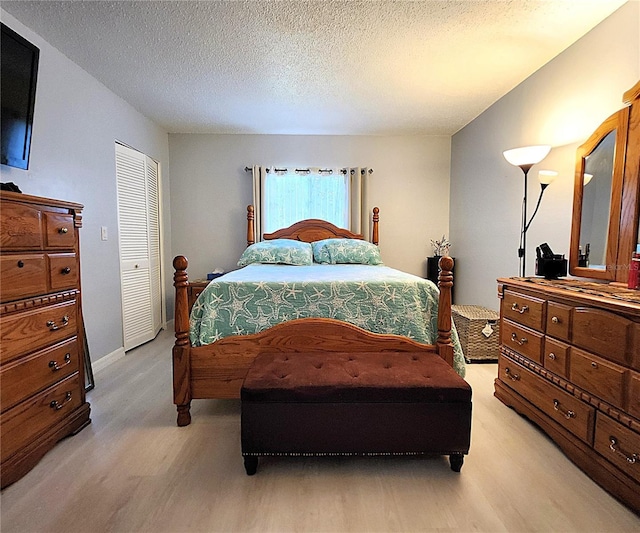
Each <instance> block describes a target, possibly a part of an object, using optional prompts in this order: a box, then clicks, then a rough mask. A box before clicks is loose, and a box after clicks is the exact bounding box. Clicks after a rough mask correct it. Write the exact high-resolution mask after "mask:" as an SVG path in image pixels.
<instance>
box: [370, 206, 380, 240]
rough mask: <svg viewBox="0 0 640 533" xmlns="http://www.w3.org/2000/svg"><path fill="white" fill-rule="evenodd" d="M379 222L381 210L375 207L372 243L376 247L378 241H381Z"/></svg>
mask: <svg viewBox="0 0 640 533" xmlns="http://www.w3.org/2000/svg"><path fill="white" fill-rule="evenodd" d="M379 221H380V209H378V208H377V207H374V208H373V235H372V237H371V242H372V243H373V244H375V245H376V246H377V245H378V241H379V240H380V239H379V238H378V222H379Z"/></svg>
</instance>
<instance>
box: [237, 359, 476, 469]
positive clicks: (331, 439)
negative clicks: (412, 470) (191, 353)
mask: <svg viewBox="0 0 640 533" xmlns="http://www.w3.org/2000/svg"><path fill="white" fill-rule="evenodd" d="M240 397H241V441H242V455H243V457H244V465H245V469H246V472H247V474H248V475H252V474H255V472H256V470H257V467H258V458H259V457H260V456H266V455H416V454H433V455H449V461H450V465H451V469H452V470H454V471H456V472H459V471H460V469H461V468H462V463H463V461H464V455H465V454H467V453H468V451H469V444H470V435H471V387H470V386H469V384H468V383H467V382H466V381H464V380H463V379H462V378H461V377H460V376H459V375H458V374H457V373H456V372H455V371H454V370H453V369H452V368H451V367H450V366H449V365H448V364H447V363H446V362H445V361H444V360H443V359H441V358H440V357H439V356H437V355H436V354H431V353H418V352H376V353H322V354H318V353H308V354H305V353H292V354H261V355H259V356H258V357H257V358H256V359H255V361H254V362H253V364H252V366H251V367H250V369H249V371H248V373H247V376H246V378H245V380H244V383H243V386H242V389H241V393H240Z"/></svg>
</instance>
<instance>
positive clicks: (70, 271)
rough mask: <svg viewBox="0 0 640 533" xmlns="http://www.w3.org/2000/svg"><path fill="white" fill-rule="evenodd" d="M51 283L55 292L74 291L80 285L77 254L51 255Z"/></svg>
mask: <svg viewBox="0 0 640 533" xmlns="http://www.w3.org/2000/svg"><path fill="white" fill-rule="evenodd" d="M49 283H50V286H51V290H53V291H59V290H62V289H72V288H73V287H75V286H76V285H77V284H78V261H77V260H76V254H50V255H49Z"/></svg>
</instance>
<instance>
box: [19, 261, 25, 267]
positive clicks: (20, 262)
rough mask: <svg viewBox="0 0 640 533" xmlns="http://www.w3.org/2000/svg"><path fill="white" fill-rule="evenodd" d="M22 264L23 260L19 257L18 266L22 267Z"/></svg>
mask: <svg viewBox="0 0 640 533" xmlns="http://www.w3.org/2000/svg"><path fill="white" fill-rule="evenodd" d="M23 266H24V261H23V260H22V259H20V261H18V268H22V267H23Z"/></svg>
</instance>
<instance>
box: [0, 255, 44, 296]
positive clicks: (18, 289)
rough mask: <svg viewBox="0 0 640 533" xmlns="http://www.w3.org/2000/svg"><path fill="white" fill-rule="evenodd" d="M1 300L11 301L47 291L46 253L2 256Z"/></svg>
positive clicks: (0, 268) (0, 263) (0, 264)
mask: <svg viewBox="0 0 640 533" xmlns="http://www.w3.org/2000/svg"><path fill="white" fill-rule="evenodd" d="M0 276H1V277H0V279H1V280H2V282H1V283H0V301H1V302H9V301H11V300H20V299H21V298H28V297H30V296H38V295H40V294H45V293H46V292H47V262H46V258H45V255H44V254H15V255H14V254H11V255H3V256H2V257H0Z"/></svg>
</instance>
